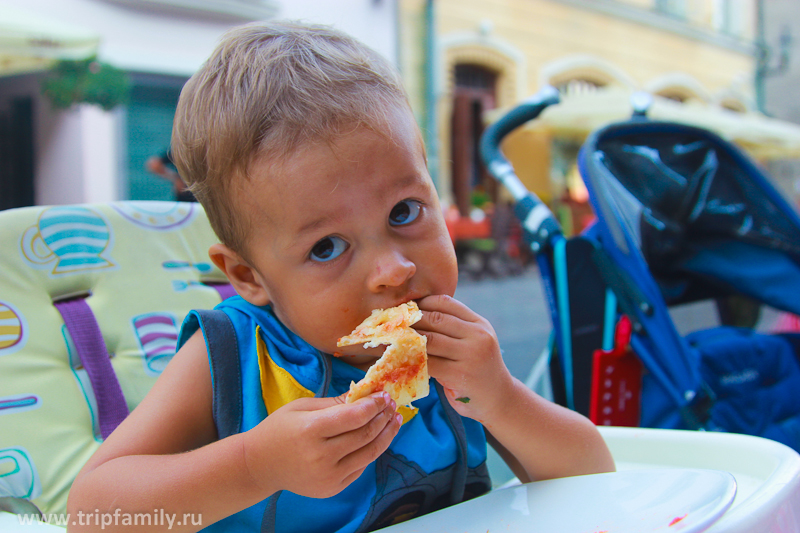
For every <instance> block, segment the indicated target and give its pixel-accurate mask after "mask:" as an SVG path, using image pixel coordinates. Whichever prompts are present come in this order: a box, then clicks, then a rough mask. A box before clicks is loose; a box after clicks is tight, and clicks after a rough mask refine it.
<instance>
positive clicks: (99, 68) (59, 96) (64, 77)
mask: <svg viewBox="0 0 800 533" xmlns="http://www.w3.org/2000/svg"><path fill="white" fill-rule="evenodd" d="M130 92H131V84H130V80H129V79H128V75H127V74H126V73H125V72H124V71H122V70H119V69H117V68H115V67H112V66H111V65H108V64H106V63H101V62H99V61H97V59H96V58H89V59H85V60H82V61H59V62H58V64H57V65H56V66H55V67H54V68H53V70H51V71H50V74H49V75H48V76H47V77H46V78H45V79H44V80H43V81H42V94H44V95H45V96H46V97H48V98H49V99H50V101H51V102H52V103H53V106H54V107H57V108H59V109H66V108H68V107H70V106H71V105H72V104H77V103H86V104H95V105H99V106H100V107H102V108H103V109H105V110H106V111H108V110H111V109H113V108H114V107H116V106H118V105H120V104H126V103H127V102H128V100H129V99H130Z"/></svg>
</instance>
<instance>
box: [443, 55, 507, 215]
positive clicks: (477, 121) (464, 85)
mask: <svg viewBox="0 0 800 533" xmlns="http://www.w3.org/2000/svg"><path fill="white" fill-rule="evenodd" d="M496 83H497V74H496V73H495V72H493V71H491V70H488V69H486V68H484V67H481V66H478V65H472V64H460V65H456V68H455V89H454V94H453V119H452V123H451V128H452V129H451V160H452V185H453V197H454V198H455V203H456V205H457V206H458V210H459V212H460V213H461V215H462V216H468V215H469V212H470V210H471V208H472V205H473V194H474V193H476V192H480V193H482V194H483V195H485V197H486V198H487V199H488V200H490V201H492V202H495V201H496V200H497V185H496V183H495V181H494V180H493V179H491V177H490V176H488V174H487V173H486V169H485V168H484V166H483V163H482V162H481V159H480V151H479V148H478V147H479V143H480V138H481V134H482V133H483V113H484V112H485V111H487V110H489V109H494V107H495V105H496V98H495V86H496Z"/></svg>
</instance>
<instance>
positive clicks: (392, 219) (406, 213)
mask: <svg viewBox="0 0 800 533" xmlns="http://www.w3.org/2000/svg"><path fill="white" fill-rule="evenodd" d="M421 210H422V205H421V204H420V203H419V202H417V201H416V200H403V201H402V202H399V203H398V204H397V205H396V206H394V207H393V208H392V212H391V213H389V225H390V226H403V225H405V224H410V223H412V222H414V220H416V219H417V217H418V216H419V213H420V211H421Z"/></svg>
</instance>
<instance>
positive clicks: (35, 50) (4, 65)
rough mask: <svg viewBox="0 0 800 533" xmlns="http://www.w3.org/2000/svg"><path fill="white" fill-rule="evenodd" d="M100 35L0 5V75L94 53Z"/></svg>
mask: <svg viewBox="0 0 800 533" xmlns="http://www.w3.org/2000/svg"><path fill="white" fill-rule="evenodd" d="M99 43H100V36H99V35H97V34H95V33H94V32H92V31H91V30H87V29H85V28H81V27H79V26H74V25H70V24H65V23H63V22H58V21H56V20H50V19H47V18H46V17H41V16H40V15H37V14H34V13H30V12H27V11H24V10H20V9H18V8H12V7H10V6H8V5H2V6H0V76H8V75H11V74H21V73H25V72H33V71H37V70H46V69H48V68H50V67H51V66H52V65H53V63H55V62H56V61H58V60H61V59H85V58H87V57H91V56H92V55H94V54H95V53H96V52H97V47H98V45H99Z"/></svg>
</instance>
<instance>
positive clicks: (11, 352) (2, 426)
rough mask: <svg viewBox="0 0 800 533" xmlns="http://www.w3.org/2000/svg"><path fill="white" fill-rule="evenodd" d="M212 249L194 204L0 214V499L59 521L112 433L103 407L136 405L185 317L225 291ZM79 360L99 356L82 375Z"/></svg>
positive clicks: (172, 346)
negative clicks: (23, 502) (83, 471)
mask: <svg viewBox="0 0 800 533" xmlns="http://www.w3.org/2000/svg"><path fill="white" fill-rule="evenodd" d="M214 242H217V239H216V237H215V236H214V233H213V231H212V230H211V227H210V226H209V224H208V220H207V218H206V216H205V213H204V211H203V209H202V207H201V206H200V205H199V204H196V203H178V202H116V203H109V204H85V205H71V206H47V207H43V206H39V207H26V208H20V209H11V210H8V211H3V212H0V498H3V497H9V496H10V497H14V498H22V499H27V500H31V501H32V502H33V503H34V504H36V505H37V506H38V507H39V508H40V509H41V510H42V511H43V512H48V513H59V512H64V511H65V509H66V501H67V494H68V491H69V488H70V486H71V484H72V481H73V480H74V478H75V476H76V474H77V473H78V471H79V470H80V468H81V467H82V466H83V464H84V463H85V462H86V461H87V460H88V459H89V457H90V456H91V455H92V453H93V452H94V451H95V450H96V449H97V447H98V446H99V445H100V443H101V442H102V439H103V435H104V434H107V433H108V432H109V431H110V430H109V429H108V428H109V426H108V421H109V418H108V416H107V414H108V410H109V409H108V405H109V403H113V400H114V399H116V400H118V402H117V403H118V405H116V407H117V408H121V410H122V412H121V415H120V416H121V417H124V416H125V414H126V412H127V411H129V410H132V409H133V408H134V407H136V405H137V404H138V403H139V402H140V401H141V400H142V398H143V397H144V396H145V394H147V392H148V391H149V390H150V387H151V386H152V385H153V383H154V382H155V380H156V378H157V377H158V376H159V374H160V373H161V371H162V370H163V369H164V366H165V365H166V363H167V362H168V361H169V360H170V359H171V357H172V355H174V353H175V346H176V342H177V334H178V330H179V328H180V325H181V323H182V321H183V319H184V317H185V315H186V314H187V313H188V311H189V310H191V309H196V308H200V309H203V308H206V309H208V308H212V307H214V306H215V305H216V304H218V303H219V302H220V301H221V298H222V297H223V296H226V295H227V294H229V293H230V285H225V283H226V280H225V277H224V275H223V274H222V272H220V271H219V270H218V269H216V267H214V266H213V264H212V263H211V262H210V260H209V259H208V247H209V246H210V245H211V244H212V243H214ZM218 284H219V285H218ZM54 302H55V303H54ZM65 303H66V304H67V305H64V304H65ZM57 306H58V307H57ZM70 307H71V308H72V309H70ZM76 309H77V311H76ZM70 320H72V321H73V322H74V321H77V322H78V326H77V329H76V327H75V326H74V325H73V327H72V328H71V329H69V328H67V327H66V326H65V322H69V321H70ZM94 322H96V327H95V326H94V325H93V324H94ZM86 324H88V326H87V325H86ZM84 326H85V327H84ZM98 329H99V333H98V332H97V331H98ZM87 339H88V340H87ZM103 345H104V346H103ZM92 346H94V348H92ZM86 350H89V351H92V350H94V351H95V352H106V353H107V355H106V357H103V356H102V353H101V356H100V357H98V358H97V359H98V361H96V362H95V363H92V365H97V364H98V362H99V367H100V369H101V370H100V372H99V374H98V372H97V370H96V369H95V374H94V375H92V376H91V377H90V374H91V373H92V366H91V365H89V363H88V362H87V363H86V364H87V366H88V368H87V367H84V364H83V362H82V361H85V359H82V357H84V358H85V356H84V355H83V354H80V355H79V353H78V352H79V351H83V352H86ZM108 358H110V365H109V364H108V361H109V359H108ZM98 376H99V377H98ZM117 383H118V385H117ZM98 384H99V386H100V387H99V388H101V389H102V390H95V389H96V388H98ZM109 391H110V392H109ZM109 398H110V399H109ZM104 409H105V410H104ZM117 414H119V412H118V413H117ZM104 420H105V422H106V429H105V430H104V429H103V427H101V426H102V425H103V422H104ZM118 421H119V420H112V422H111V423H112V425H111V426H110V427H111V429H113V427H114V424H116V423H117V422H118Z"/></svg>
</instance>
